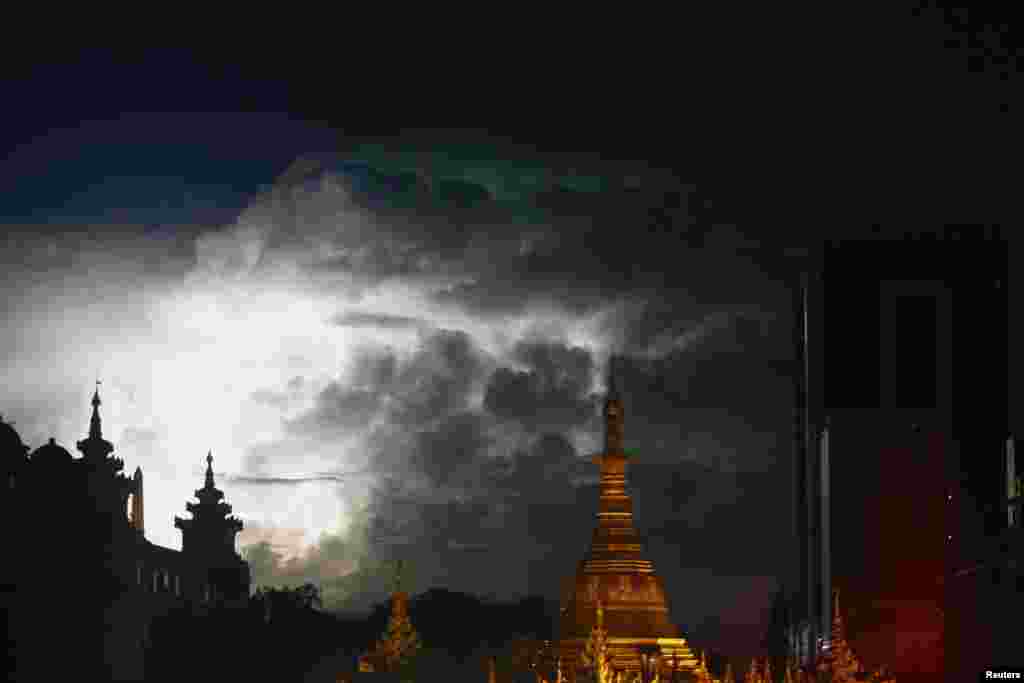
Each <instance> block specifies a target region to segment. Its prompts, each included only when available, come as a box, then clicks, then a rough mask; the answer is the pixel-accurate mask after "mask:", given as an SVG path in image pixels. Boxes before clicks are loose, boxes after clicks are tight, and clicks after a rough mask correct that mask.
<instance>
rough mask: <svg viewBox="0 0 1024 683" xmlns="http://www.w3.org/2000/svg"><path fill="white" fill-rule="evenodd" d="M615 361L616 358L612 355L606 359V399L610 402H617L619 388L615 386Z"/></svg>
mask: <svg viewBox="0 0 1024 683" xmlns="http://www.w3.org/2000/svg"><path fill="white" fill-rule="evenodd" d="M617 361H618V357H617V356H616V355H615V354H614V353H613V354H612V355H611V356H610V357H609V358H608V399H609V400H612V401H617V400H619V388H618V386H617V385H616V384H615V366H616V364H617Z"/></svg>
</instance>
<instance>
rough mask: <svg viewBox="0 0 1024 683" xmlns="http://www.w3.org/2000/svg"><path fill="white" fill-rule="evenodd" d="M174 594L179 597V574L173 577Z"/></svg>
mask: <svg viewBox="0 0 1024 683" xmlns="http://www.w3.org/2000/svg"><path fill="white" fill-rule="evenodd" d="M174 594H175V595H177V596H178V597H179V598H180V597H181V576H179V575H175V577H174Z"/></svg>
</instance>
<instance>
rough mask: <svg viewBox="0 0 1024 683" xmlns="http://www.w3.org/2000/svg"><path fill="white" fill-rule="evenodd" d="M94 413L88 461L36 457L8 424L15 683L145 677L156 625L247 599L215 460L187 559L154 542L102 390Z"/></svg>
mask: <svg viewBox="0 0 1024 683" xmlns="http://www.w3.org/2000/svg"><path fill="white" fill-rule="evenodd" d="M92 406H93V412H92V419H91V423H90V426H89V435H88V437H86V438H85V439H83V440H81V441H79V442H78V443H77V449H78V451H79V452H80V453H81V457H79V458H75V457H73V456H72V455H71V453H69V452H68V451H67V450H65V449H64V448H63V447H61V446H60V445H59V444H57V443H56V442H55V441H54V440H53V439H50V441H49V443H46V444H44V445H43V446H41V447H40V448H38V449H36V450H35V451H34V452H32V453H31V454H30V453H29V447H28V446H26V445H24V444H23V443H22V441H21V438H20V436H19V435H18V433H17V432H16V431H15V430H14V428H13V427H12V426H11V425H10V424H8V423H5V422H3V421H2V420H0V462H2V463H3V468H4V486H3V487H2V492H0V505H2V513H3V520H4V525H5V527H6V531H7V534H6V536H7V539H8V544H9V545H8V548H10V549H11V551H12V552H11V553H10V556H9V557H10V560H8V561H7V562H5V563H3V564H4V567H3V579H2V581H3V609H4V611H5V613H6V615H7V619H8V626H9V628H8V633H9V634H10V635H9V643H8V665H9V667H8V668H9V670H11V671H12V672H15V674H14V678H12V679H11V680H18V681H42V680H58V679H60V678H62V677H65V676H67V675H70V674H73V675H75V676H85V677H87V678H89V679H90V680H143V679H144V678H146V677H147V673H146V655H147V651H148V650H149V649H150V647H151V644H152V643H151V629H152V626H153V623H154V620H156V619H159V618H160V616H161V615H165V614H167V613H168V612H170V611H172V610H180V609H181V608H182V607H193V608H194V609H195V610H196V611H197V612H202V610H204V609H209V608H211V607H214V606H218V605H224V604H232V603H238V602H241V603H244V602H245V601H247V600H248V597H249V585H250V573H249V568H248V565H247V564H246V563H245V562H244V561H243V560H242V559H241V557H239V556H238V554H237V553H236V552H235V535H236V534H237V533H238V531H239V530H240V529H241V522H239V521H238V520H237V519H235V518H233V517H230V516H229V515H230V512H231V507H230V506H229V505H227V504H226V503H223V502H222V501H221V498H222V497H223V493H221V492H220V491H219V490H217V489H216V487H215V486H214V481H213V471H212V457H210V456H208V457H207V465H208V467H207V471H206V481H205V485H204V486H203V488H201V489H199V490H198V491H196V497H197V498H198V499H199V502H198V503H188V504H187V509H188V511H189V512H191V513H192V515H193V519H190V520H179V519H176V520H175V524H176V526H178V528H180V529H181V530H182V533H183V536H184V544H183V550H182V551H176V550H172V549H169V548H164V547H161V546H159V545H156V544H154V543H151V542H150V541H148V540H147V539H146V537H145V526H144V523H145V518H144V501H145V497H144V492H143V474H142V470H141V469H140V468H136V470H135V472H134V475H133V476H132V477H130V478H129V477H126V476H125V475H124V474H122V473H121V470H122V469H123V468H124V462H123V461H122V460H121V459H119V458H115V457H112V455H111V454H112V453H113V450H114V447H113V445H112V444H111V443H110V442H109V441H107V440H105V439H104V438H103V435H102V430H101V422H100V415H99V406H100V398H99V393H98V391H97V392H96V393H95V394H94V395H93V399H92ZM149 677H151V676H149Z"/></svg>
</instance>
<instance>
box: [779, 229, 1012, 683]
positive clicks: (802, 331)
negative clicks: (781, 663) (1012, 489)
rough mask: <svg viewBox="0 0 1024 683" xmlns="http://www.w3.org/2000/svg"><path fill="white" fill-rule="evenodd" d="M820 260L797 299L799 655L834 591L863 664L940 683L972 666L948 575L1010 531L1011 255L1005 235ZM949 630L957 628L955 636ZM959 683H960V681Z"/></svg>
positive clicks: (970, 645) (822, 629)
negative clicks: (1006, 449) (837, 591)
mask: <svg viewBox="0 0 1024 683" xmlns="http://www.w3.org/2000/svg"><path fill="white" fill-rule="evenodd" d="M944 237H945V238H944V239H942V238H937V237H932V238H930V239H929V238H928V237H927V236H925V237H924V238H919V239H915V240H907V241H900V242H892V241H877V242H855V243H844V244H841V245H831V246H828V247H826V248H825V249H824V250H823V252H822V254H821V258H820V260H819V261H818V262H817V263H816V264H815V267H813V268H811V269H809V272H808V273H807V274H806V276H805V277H804V279H803V282H802V284H801V287H799V288H798V291H799V296H798V301H797V302H796V308H797V310H798V311H799V315H798V326H797V346H798V349H799V351H800V372H798V373H797V379H798V386H797V389H798V391H797V394H798V411H797V412H798V417H797V422H796V427H797V438H796V439H795V443H796V454H795V456H796V457H795V458H794V472H793V475H794V500H793V502H794V507H793V513H794V531H795V534H796V537H797V540H798V547H799V550H798V556H797V560H798V561H797V563H796V564H797V566H796V567H794V577H795V579H794V583H795V586H794V590H792V591H791V601H790V610H791V621H792V622H795V623H796V624H797V625H798V627H797V628H795V629H794V631H793V634H792V635H793V641H792V643H791V647H792V649H793V650H794V651H795V652H796V653H797V654H799V655H800V656H802V657H803V658H804V659H805V661H806V660H808V659H810V658H813V657H814V656H815V655H816V653H817V652H820V651H821V650H822V649H825V650H827V649H828V647H829V640H828V638H829V636H828V634H829V626H830V624H831V621H832V616H833V615H832V614H831V608H832V601H831V599H830V596H831V595H832V592H833V590H834V589H837V588H838V589H841V591H842V595H843V602H844V604H845V605H846V606H847V608H848V609H849V613H848V614H847V615H845V616H846V618H847V620H848V624H849V627H850V636H851V637H850V640H851V642H852V644H853V646H854V648H855V650H856V651H857V652H858V654H860V655H861V656H862V657H863V659H864V660H865V663H866V664H868V665H869V666H871V667H877V666H880V665H885V666H888V667H889V668H890V670H891V671H893V673H895V674H896V677H897V680H900V681H913V680H934V678H935V677H936V676H937V675H941V674H942V673H943V672H944V671H954V670H961V671H964V672H965V673H966V672H970V675H971V676H974V675H976V674H977V671H978V670H977V669H974V668H971V667H972V666H974V665H973V664H972V665H971V666H966V664H964V666H966V668H962V669H957V668H956V667H957V666H960V665H961V664H960V663H959V661H960V660H961V659H962V658H963V657H964V656H965V653H967V652H971V653H973V655H972V657H973V659H972V661H977V662H980V663H981V664H982V665H984V664H988V665H991V664H992V659H991V657H992V654H991V653H987V654H986V653H985V651H986V648H988V645H987V644H985V643H980V642H974V641H977V640H980V639H981V638H980V636H978V632H977V631H976V632H975V633H974V634H969V633H967V632H966V630H964V628H963V627H964V624H965V623H967V622H964V621H963V620H960V619H959V615H958V616H957V618H953V619H951V618H950V617H953V616H954V614H953V612H951V611H950V610H953V609H954V607H953V606H954V603H955V602H956V600H954V599H953V598H952V593H951V591H952V590H954V588H955V586H954V585H953V584H951V583H950V580H951V579H952V578H953V577H955V576H956V575H957V572H959V571H962V570H963V568H965V567H969V566H972V565H973V564H975V563H976V562H977V558H979V557H981V556H982V555H984V554H985V553H986V551H985V548H986V547H987V546H988V544H989V541H988V539H991V538H993V537H994V536H997V535H998V534H999V533H1000V530H1001V529H1002V528H1003V527H1005V526H1006V523H1007V518H1008V515H1009V513H1008V512H1007V498H1006V495H1005V493H1006V484H1005V481H1004V480H1005V472H1004V467H1005V458H1004V456H1003V451H1004V442H1005V439H1006V435H1007V431H1008V430H1007V426H1008V416H1007V405H1008V403H1007V342H1006V340H1007V318H1008V310H1007V300H1006V279H1007V257H1006V247H1005V244H1004V243H1002V242H1001V241H1000V240H999V236H998V234H997V233H995V231H992V230H989V231H985V232H984V233H982V234H976V233H967V232H964V233H962V234H960V233H958V234H948V233H947V234H946V235H945V236H944ZM947 623H949V624H954V623H956V625H955V626H954V628H955V630H956V633H947V632H946V628H945V624H947ZM964 680H966V679H964Z"/></svg>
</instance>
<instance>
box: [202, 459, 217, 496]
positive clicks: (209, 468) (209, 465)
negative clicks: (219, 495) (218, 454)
mask: <svg viewBox="0 0 1024 683" xmlns="http://www.w3.org/2000/svg"><path fill="white" fill-rule="evenodd" d="M203 488H205V489H207V490H209V489H215V488H217V487H216V486H214V484H213V451H207V452H206V481H205V482H204V484H203Z"/></svg>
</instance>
